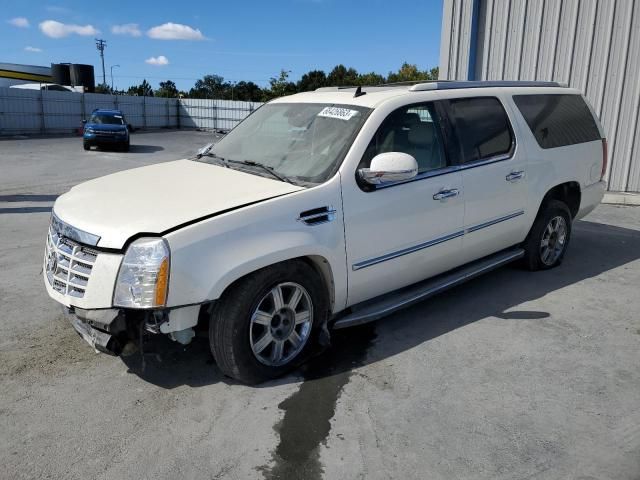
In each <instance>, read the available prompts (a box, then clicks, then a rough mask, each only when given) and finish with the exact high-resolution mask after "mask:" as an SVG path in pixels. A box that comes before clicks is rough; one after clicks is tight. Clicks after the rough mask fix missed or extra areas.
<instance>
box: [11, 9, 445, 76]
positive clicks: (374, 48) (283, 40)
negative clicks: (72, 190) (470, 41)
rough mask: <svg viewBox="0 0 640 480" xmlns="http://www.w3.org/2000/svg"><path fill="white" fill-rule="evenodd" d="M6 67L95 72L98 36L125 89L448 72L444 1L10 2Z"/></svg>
mask: <svg viewBox="0 0 640 480" xmlns="http://www.w3.org/2000/svg"><path fill="white" fill-rule="evenodd" d="M1 15H2V16H3V17H4V18H3V19H2V23H1V26H0V62H9V63H24V64H30V65H49V64H50V63H52V62H55V63H58V62H71V63H88V64H93V65H94V66H95V68H96V81H97V82H99V81H100V77H101V75H102V71H101V66H100V59H99V56H98V51H97V50H96V47H95V42H94V37H98V38H104V39H105V40H107V48H106V49H105V65H106V69H107V83H110V78H109V67H110V66H111V65H115V64H119V65H120V67H119V68H114V80H115V82H114V83H115V86H116V87H117V88H126V87H128V86H129V85H132V84H138V83H140V82H141V81H142V79H143V78H146V79H147V80H148V81H149V82H150V83H151V84H152V85H153V86H154V87H155V86H157V84H158V82H160V81H162V80H165V79H171V80H173V81H175V82H176V84H177V85H178V88H180V89H189V88H191V86H193V83H194V82H195V80H196V79H198V78H201V77H202V76H203V75H205V74H209V73H211V74H218V75H221V76H223V77H224V78H225V79H227V80H230V81H239V80H247V81H248V80H251V81H254V82H256V83H258V84H259V85H262V86H263V85H267V84H268V81H269V78H270V77H272V76H277V75H278V73H279V72H280V70H281V69H285V70H290V71H291V74H290V78H291V79H292V80H297V79H298V78H299V77H300V76H301V75H302V74H303V73H305V72H307V71H309V70H311V69H323V70H325V71H327V73H328V71H329V70H330V69H331V68H332V67H333V66H335V65H336V64H338V63H343V64H344V65H346V66H348V67H354V68H356V69H357V70H358V71H360V72H370V71H375V72H377V73H382V74H387V73H388V72H389V71H390V70H397V69H398V67H399V66H400V65H401V64H402V62H404V61H407V62H409V63H415V64H417V65H418V66H419V67H420V68H422V69H426V68H431V67H434V66H437V65H438V59H439V58H438V57H439V45H440V29H441V21H442V0H394V1H388V0H271V1H267V0H265V1H260V0H244V1H233V0H227V1H224V2H223V1H218V2H213V1H206V0H196V1H186V2H173V1H172V2H168V1H162V0H156V1H141V0H139V1H118V0H109V1H86V0H85V1H74V0H69V1H65V0H60V1H57V2H55V3H51V2H41V1H30V0H23V1H12V2H6V3H4V5H3V8H2V14H1Z"/></svg>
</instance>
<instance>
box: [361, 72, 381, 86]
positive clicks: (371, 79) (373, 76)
mask: <svg viewBox="0 0 640 480" xmlns="http://www.w3.org/2000/svg"><path fill="white" fill-rule="evenodd" d="M385 82H386V80H385V79H384V77H383V76H382V75H380V74H379V73H375V72H370V73H364V74H360V75H358V80H357V85H362V86H365V85H367V86H373V85H381V84H383V83H385Z"/></svg>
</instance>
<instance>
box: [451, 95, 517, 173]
mask: <svg viewBox="0 0 640 480" xmlns="http://www.w3.org/2000/svg"><path fill="white" fill-rule="evenodd" d="M444 103H445V104H446V105H447V111H448V114H449V117H450V119H451V123H452V124H453V130H454V134H455V136H456V138H457V142H458V145H459V148H460V160H459V161H460V163H470V162H475V161H478V160H484V159H488V158H491V157H495V156H498V155H504V154H508V153H509V152H510V151H511V148H512V145H513V133H512V130H511V125H510V123H509V118H508V117H507V113H506V112H505V111H504V108H503V106H502V104H501V103H500V101H499V100H498V99H497V98H494V97H475V98H458V99H455V100H449V101H446V102H444Z"/></svg>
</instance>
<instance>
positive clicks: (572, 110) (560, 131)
mask: <svg viewBox="0 0 640 480" xmlns="http://www.w3.org/2000/svg"><path fill="white" fill-rule="evenodd" d="M513 101H514V102H515V104H516V106H517V107H518V110H520V113H522V116H523V117H524V119H525V121H526V122H527V125H529V128H530V129H531V133H533V136H534V137H535V138H536V141H537V142H538V145H540V147H542V148H557V147H563V146H565V145H575V144H577V143H585V142H592V141H594V140H600V132H599V131H598V126H597V125H596V122H595V120H594V119H593V115H592V114H591V110H590V109H589V107H588V106H587V104H586V103H585V101H584V99H583V98H582V95H575V94H548V95H514V96H513Z"/></svg>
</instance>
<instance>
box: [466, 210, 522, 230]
mask: <svg viewBox="0 0 640 480" xmlns="http://www.w3.org/2000/svg"><path fill="white" fill-rule="evenodd" d="M520 215H524V210H518V211H517V212H514V213H510V214H509V215H505V216H504V217H500V218H496V219H495V220H490V221H488V222H484V223H480V224H478V225H474V226H472V227H468V228H466V229H465V231H464V233H465V235H466V234H468V233H472V232H477V231H478V230H482V229H483V228H487V227H491V226H493V225H495V224H497V223H502V222H506V221H507V220H511V219H512V218H516V217H519V216H520Z"/></svg>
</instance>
